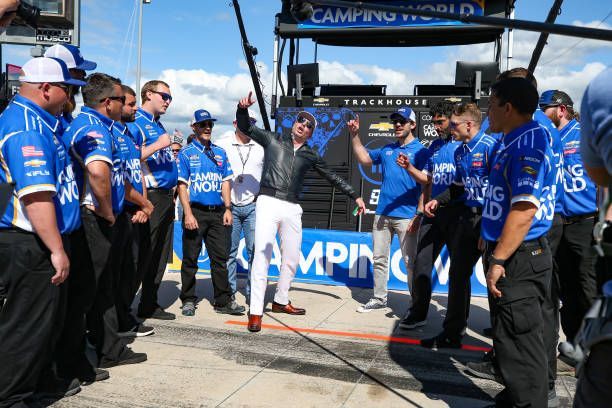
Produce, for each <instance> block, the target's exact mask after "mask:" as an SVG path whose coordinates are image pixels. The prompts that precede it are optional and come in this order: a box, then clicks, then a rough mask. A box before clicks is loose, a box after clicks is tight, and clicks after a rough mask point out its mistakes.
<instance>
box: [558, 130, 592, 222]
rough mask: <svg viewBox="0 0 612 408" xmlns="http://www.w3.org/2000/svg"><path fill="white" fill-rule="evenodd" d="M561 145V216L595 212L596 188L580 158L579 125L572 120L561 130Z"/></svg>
mask: <svg viewBox="0 0 612 408" xmlns="http://www.w3.org/2000/svg"><path fill="white" fill-rule="evenodd" d="M560 132H561V142H562V143H563V170H564V171H563V185H564V189H565V196H564V200H563V214H564V215H566V216H568V217H573V216H577V215H583V214H589V213H594V212H596V211H597V186H596V185H595V183H593V180H591V178H590V177H589V176H588V175H587V173H586V171H585V169H584V166H583V165H582V157H580V123H578V122H577V121H576V120H575V119H572V120H571V121H570V122H569V123H568V124H567V125H565V126H564V127H563V129H561V131H560Z"/></svg>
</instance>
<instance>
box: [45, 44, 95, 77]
mask: <svg viewBox="0 0 612 408" xmlns="http://www.w3.org/2000/svg"><path fill="white" fill-rule="evenodd" d="M45 57H50V58H57V59H61V60H62V61H64V62H65V63H66V66H67V67H68V69H72V68H76V69H82V70H84V71H91V70H94V69H96V67H97V66H98V64H96V63H95V62H93V61H88V60H86V59H85V58H83V56H82V55H81V51H80V50H79V48H78V47H75V46H74V45H72V44H55V45H54V46H52V47H49V49H48V50H47V51H45Z"/></svg>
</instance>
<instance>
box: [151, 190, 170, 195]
mask: <svg viewBox="0 0 612 408" xmlns="http://www.w3.org/2000/svg"><path fill="white" fill-rule="evenodd" d="M147 193H159V194H165V195H172V189H170V188H147Z"/></svg>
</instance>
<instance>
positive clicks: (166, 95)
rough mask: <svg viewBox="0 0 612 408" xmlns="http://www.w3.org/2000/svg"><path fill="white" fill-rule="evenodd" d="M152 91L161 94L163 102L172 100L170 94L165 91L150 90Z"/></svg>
mask: <svg viewBox="0 0 612 408" xmlns="http://www.w3.org/2000/svg"><path fill="white" fill-rule="evenodd" d="M151 92H153V93H156V94H158V95H159V96H161V98H162V99H163V101H164V102H172V95H170V94H168V93H165V92H158V91H151Z"/></svg>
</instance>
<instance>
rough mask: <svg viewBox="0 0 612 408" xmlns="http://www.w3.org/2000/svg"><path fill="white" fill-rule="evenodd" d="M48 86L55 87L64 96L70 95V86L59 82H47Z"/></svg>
mask: <svg viewBox="0 0 612 408" xmlns="http://www.w3.org/2000/svg"><path fill="white" fill-rule="evenodd" d="M49 85H51V86H56V87H58V88H60V89H62V90H63V91H64V92H66V95H70V90H71V86H70V85H67V84H62V83H61V82H49Z"/></svg>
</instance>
